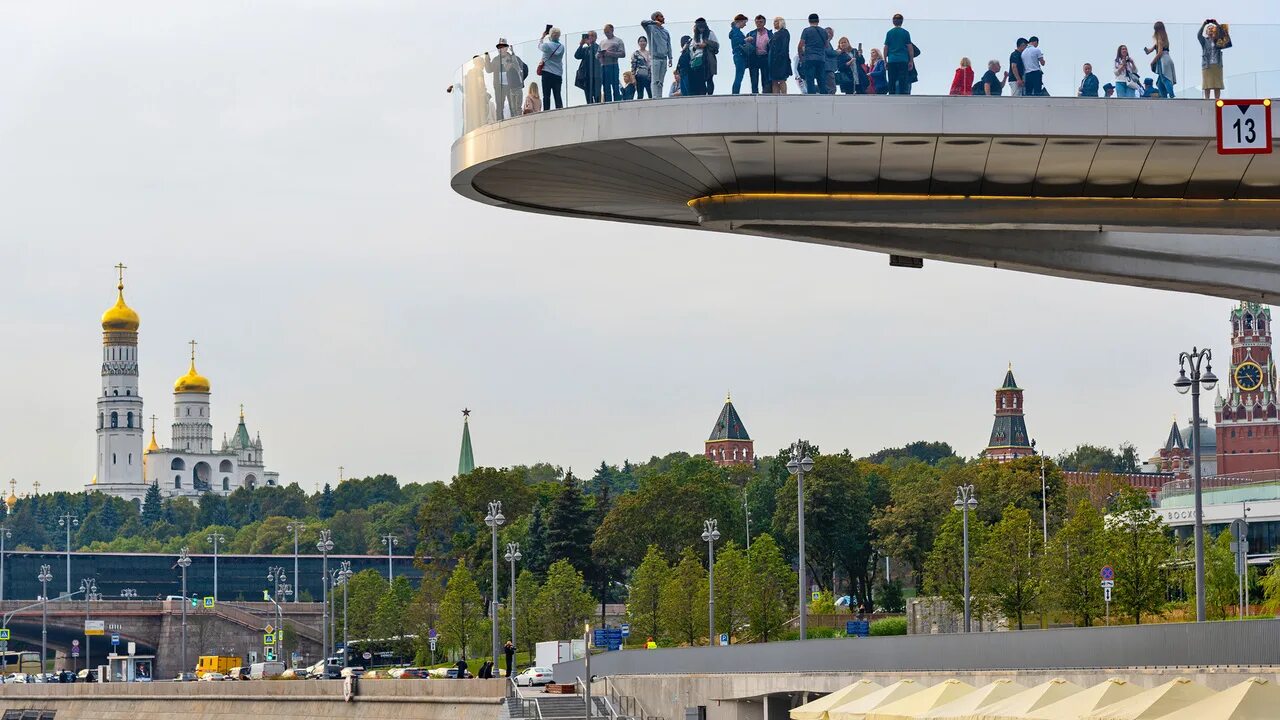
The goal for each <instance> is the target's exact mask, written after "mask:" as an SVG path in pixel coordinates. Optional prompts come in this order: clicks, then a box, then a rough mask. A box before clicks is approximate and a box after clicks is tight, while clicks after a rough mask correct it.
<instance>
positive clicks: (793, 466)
mask: <svg viewBox="0 0 1280 720" xmlns="http://www.w3.org/2000/svg"><path fill="white" fill-rule="evenodd" d="M805 449H806V448H805V443H804V442H803V441H800V440H797V441H796V443H795V444H794V445H792V446H791V461H790V462H788V463H787V472H789V473H791V474H792V475H795V476H796V527H797V529H798V531H799V532H798V533H797V534H798V535H799V538H798V541H799V548H800V556H799V562H797V563H796V564H797V568H796V569H797V570H798V574H799V576H800V597H799V600H800V602H799V604H798V607H799V610H800V639H801V640H804V639H805V636H806V634H807V632H806V628H807V627H808V624H809V618H808V617H806V615H807V613H808V611H807V610H806V609H805V600H806V599H807V598H806V597H805V592H806V591H807V590H808V588H806V587H805V580H804V474H805V473H807V472H809V471H810V470H812V469H813V458H811V457H809V456H808V454H804V451H805ZM802 454H804V456H803V457H800V456H801V455H802Z"/></svg>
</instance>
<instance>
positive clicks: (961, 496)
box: [951, 485, 978, 632]
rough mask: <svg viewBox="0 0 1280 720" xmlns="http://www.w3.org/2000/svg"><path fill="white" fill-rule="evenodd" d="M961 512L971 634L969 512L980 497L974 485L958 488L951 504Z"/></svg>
mask: <svg viewBox="0 0 1280 720" xmlns="http://www.w3.org/2000/svg"><path fill="white" fill-rule="evenodd" d="M951 504H952V505H954V506H955V507H956V508H957V509H959V510H960V514H961V515H962V516H963V518H962V522H963V523H964V534H963V537H964V631H965V632H970V630H971V629H972V626H971V620H972V618H973V615H972V614H971V612H970V608H969V603H970V601H971V600H972V598H971V597H970V596H969V512H970V511H972V510H974V509H976V508H977V507H978V496H977V494H975V493H974V491H973V486H972V485H959V486H957V487H956V500H955V502H953V503H951Z"/></svg>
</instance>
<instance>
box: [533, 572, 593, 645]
mask: <svg viewBox="0 0 1280 720" xmlns="http://www.w3.org/2000/svg"><path fill="white" fill-rule="evenodd" d="M584 585H585V582H584V581H583V579H582V573H581V572H580V571H579V570H578V569H577V568H575V567H574V566H573V565H571V564H570V563H569V561H568V560H557V561H555V562H554V563H552V564H551V567H549V568H547V581H546V582H545V583H543V584H542V589H541V590H539V591H538V600H537V604H538V611H539V612H540V613H541V621H542V622H541V625H542V629H543V632H544V633H545V635H546V637H551V638H556V639H558V640H568V639H570V638H575V637H577V636H578V635H579V633H581V632H582V626H583V625H584V624H585V623H586V621H587V619H588V618H590V617H591V611H592V610H594V609H595V604H596V602H595V599H594V598H592V597H591V593H589V592H587V591H586V589H585V587H584Z"/></svg>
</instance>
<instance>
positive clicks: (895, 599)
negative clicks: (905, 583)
mask: <svg viewBox="0 0 1280 720" xmlns="http://www.w3.org/2000/svg"><path fill="white" fill-rule="evenodd" d="M877 600H878V601H879V602H878V603H877V604H878V605H879V606H880V607H882V608H884V610H885V612H891V613H900V612H906V610H907V601H906V599H905V598H903V596H902V582H901V581H898V580H894V581H892V582H888V583H882V584H881V585H880V592H879V597H878V598H877Z"/></svg>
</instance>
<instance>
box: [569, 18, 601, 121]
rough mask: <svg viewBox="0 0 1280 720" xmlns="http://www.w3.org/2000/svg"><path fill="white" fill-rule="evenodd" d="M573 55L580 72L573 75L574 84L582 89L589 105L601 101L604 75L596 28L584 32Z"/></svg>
mask: <svg viewBox="0 0 1280 720" xmlns="http://www.w3.org/2000/svg"><path fill="white" fill-rule="evenodd" d="M573 56H574V57H575V58H577V59H578V72H577V73H576V74H575V75H574V77H573V84H574V86H575V87H577V88H579V89H581V90H582V94H583V95H585V96H586V98H587V104H588V105H592V104H595V103H598V102H600V89H601V86H602V85H603V84H604V76H603V74H602V73H601V67H600V44H599V43H597V42H596V31H595V30H592V31H591V32H587V33H583V34H582V39H581V40H580V41H579V42H578V49H577V50H575V51H574V52H573Z"/></svg>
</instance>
